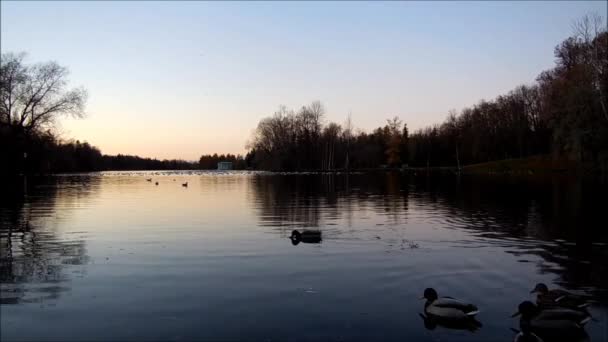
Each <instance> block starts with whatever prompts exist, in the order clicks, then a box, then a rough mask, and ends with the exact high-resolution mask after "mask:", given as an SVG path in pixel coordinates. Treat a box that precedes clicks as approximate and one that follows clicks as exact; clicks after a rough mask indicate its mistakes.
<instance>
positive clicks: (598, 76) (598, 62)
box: [572, 13, 608, 120]
mask: <svg viewBox="0 0 608 342" xmlns="http://www.w3.org/2000/svg"><path fill="white" fill-rule="evenodd" d="M603 22H604V20H603V18H602V17H601V16H600V15H599V14H597V13H592V14H588V15H585V16H584V17H582V18H581V19H579V20H577V21H575V22H574V23H573V24H572V29H573V31H574V37H575V38H576V39H578V40H580V41H581V42H582V43H583V44H584V45H585V51H587V53H586V56H585V59H586V62H587V63H589V64H590V65H591V67H592V70H593V77H594V83H595V84H594V86H595V90H596V91H597V93H598V100H599V102H600V106H601V108H602V113H603V114H604V117H605V118H606V120H608V104H607V103H606V98H605V94H604V89H602V82H601V80H602V79H604V78H605V75H606V72H608V59H607V58H606V56H602V55H601V53H600V51H599V45H600V44H601V43H600V42H599V41H596V40H597V39H599V38H600V36H601V35H602V34H605V33H606V31H607V30H606V26H605V25H603Z"/></svg>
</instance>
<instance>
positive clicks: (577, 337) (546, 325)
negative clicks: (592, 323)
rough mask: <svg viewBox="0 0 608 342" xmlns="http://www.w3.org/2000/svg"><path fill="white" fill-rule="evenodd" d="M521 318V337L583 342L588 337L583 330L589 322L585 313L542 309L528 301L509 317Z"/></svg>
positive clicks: (563, 309)
mask: <svg viewBox="0 0 608 342" xmlns="http://www.w3.org/2000/svg"><path fill="white" fill-rule="evenodd" d="M517 316H521V318H520V322H519V324H520V327H521V328H522V332H523V333H522V335H525V336H524V337H529V338H531V337H530V336H531V335H532V334H534V335H536V337H538V338H540V339H542V340H544V341H545V342H547V341H585V340H586V339H587V338H588V336H587V333H586V332H585V330H584V329H583V327H584V325H585V324H586V323H587V322H589V320H591V316H589V314H587V313H586V312H582V311H579V310H572V309H568V308H554V309H542V308H540V307H538V306H537V305H535V304H534V303H532V302H530V301H524V302H522V303H521V304H519V306H518V310H517V312H516V313H514V314H513V315H512V316H511V317H517ZM522 338H523V337H522Z"/></svg>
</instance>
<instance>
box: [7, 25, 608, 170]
mask: <svg viewBox="0 0 608 342" xmlns="http://www.w3.org/2000/svg"><path fill="white" fill-rule="evenodd" d="M573 28H574V34H573V36H572V37H569V38H567V39H566V40H564V41H563V42H562V43H561V44H559V45H558V46H557V47H556V48H555V51H554V55H555V66H554V67H553V68H552V69H550V70H546V71H543V72H542V73H540V75H539V76H538V77H537V79H536V82H535V83H533V84H529V85H521V86H519V87H517V88H515V89H513V90H512V91H510V92H509V93H507V94H504V95H500V96H498V97H496V98H495V99H493V100H489V101H486V100H482V101H480V102H479V103H477V104H475V105H473V106H471V107H469V108H464V109H462V110H461V111H460V112H456V111H450V112H449V113H448V116H447V119H446V120H445V121H444V122H443V123H441V124H436V125H433V126H430V127H427V128H424V129H420V130H416V131H414V132H409V131H408V128H407V124H406V123H403V122H402V121H401V120H400V119H399V117H394V118H392V119H389V120H387V123H386V125H384V126H381V127H378V128H376V129H374V130H372V131H370V132H365V131H362V130H358V129H355V128H354V127H353V124H352V122H351V118H350V117H348V118H347V120H346V121H345V122H344V123H343V124H337V123H334V122H326V121H325V120H324V115H325V110H324V107H323V105H322V104H321V103H320V102H313V103H312V104H310V105H308V106H303V107H302V108H300V109H299V110H297V111H294V110H290V109H288V108H286V107H284V106H282V107H280V108H279V110H278V111H277V112H276V113H274V115H272V116H270V117H267V118H264V119H262V120H261V121H260V122H259V124H258V126H257V128H256V130H255V133H254V135H253V137H252V138H251V140H250V142H249V143H248V146H247V147H248V150H249V152H248V153H247V154H246V156H240V155H231V154H228V155H217V154H213V155H203V156H201V157H200V159H199V160H198V161H192V162H189V161H183V160H162V161H161V160H157V159H148V158H140V157H137V156H128V155H117V156H108V155H103V154H102V153H101V151H100V150H99V149H98V148H96V147H94V146H91V145H89V144H88V143H86V142H82V143H81V142H79V141H63V140H61V139H59V138H58V137H57V135H56V134H55V133H54V130H53V124H54V123H55V122H56V121H57V120H58V119H59V118H60V117H62V116H65V115H72V116H75V117H82V116H83V115H84V105H85V103H86V92H85V91H84V90H83V89H80V88H76V89H66V87H67V78H66V77H67V69H65V68H64V67H62V66H59V65H58V64H57V63H54V62H49V63H43V64H35V65H26V64H25V63H24V62H23V59H24V55H23V54H20V55H18V54H12V53H3V54H2V57H1V62H0V69H1V70H0V173H8V174H14V173H53V172H83V171H98V170H146V169H160V170H162V169H215V168H216V167H217V162H218V161H232V162H233V165H234V167H235V168H236V169H246V168H249V169H262V170H282V171H299V170H336V169H363V168H379V167H403V166H406V165H407V166H410V167H437V166H451V167H461V166H463V165H469V164H475V163H482V162H487V161H494V160H502V159H511V158H525V157H529V156H535V155H549V156H551V157H552V158H566V159H568V160H573V161H575V162H577V163H580V164H583V163H584V164H588V165H592V166H593V168H595V169H601V170H603V172H604V173H605V172H606V170H608V99H607V96H608V32H607V31H606V27H605V26H604V25H603V21H602V19H601V18H600V17H599V16H593V15H592V16H586V17H584V18H582V19H581V20H579V21H577V22H576V23H575V24H574V25H573Z"/></svg>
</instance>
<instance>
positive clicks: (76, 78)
mask: <svg viewBox="0 0 608 342" xmlns="http://www.w3.org/2000/svg"><path fill="white" fill-rule="evenodd" d="M0 4H1V5H0V6H1V36H0V39H1V40H0V41H1V50H2V52H3V53H4V52H26V53H27V54H28V57H27V60H26V61H27V62H32V63H35V62H44V61H50V60H54V61H57V62H58V63H59V64H61V65H64V66H66V67H68V68H69V69H70V82H71V85H73V86H83V87H85V88H86V89H87V90H88V93H89V100H88V103H87V116H86V118H84V119H80V120H75V119H65V120H62V121H61V126H60V129H61V132H62V136H63V137H64V138H74V139H80V140H86V141H88V142H89V143H91V144H93V145H96V146H98V147H100V148H101V150H102V152H103V153H106V154H118V153H123V154H137V155H140V156H144V157H156V158H161V159H162V158H182V159H187V160H195V159H198V157H199V156H200V155H201V154H203V153H214V152H218V153H235V154H236V153H240V154H243V153H245V151H246V149H245V144H246V141H247V140H248V139H249V138H250V137H251V134H252V131H253V130H254V129H255V127H256V125H257V123H258V121H259V120H260V119H261V118H263V117H265V116H269V115H271V114H272V113H273V112H274V111H275V110H276V109H277V108H278V107H279V105H281V104H284V105H286V106H288V107H291V108H294V109H296V108H298V107H300V106H301V105H304V104H308V103H310V102H312V101H314V100H320V101H321V102H322V103H323V104H324V105H325V108H326V109H327V114H326V120H328V121H335V122H338V123H343V122H344V120H345V118H346V117H347V115H348V113H349V112H351V113H352V120H353V123H354V125H355V126H356V127H357V128H361V129H364V130H369V129H372V128H375V127H377V126H380V125H384V124H385V122H386V119H387V118H390V117H393V116H399V117H401V119H402V120H403V121H404V122H406V123H407V124H408V126H409V128H410V131H411V130H415V129H417V128H421V127H424V126H426V125H430V124H433V123H438V122H440V121H442V120H443V119H444V118H445V117H446V115H447V112H448V111H449V110H450V109H456V110H460V109H462V108H463V107H465V106H470V105H473V104H475V103H477V102H478V101H479V100H481V99H491V98H494V97H495V96H497V95H499V94H502V93H506V92H508V91H509V90H511V89H513V88H514V87H516V86H517V85H519V84H523V83H525V84H529V83H532V82H534V80H535V78H536V76H537V75H538V74H539V73H540V72H541V71H543V70H545V69H548V68H551V67H552V66H553V63H554V56H553V49H554V47H555V46H556V45H557V44H559V43H560V42H561V41H562V40H564V39H565V38H567V37H568V36H569V35H570V34H571V33H572V27H571V24H572V22H573V21H574V20H576V19H579V18H580V17H582V16H583V15H585V14H589V13H592V12H595V13H598V14H600V15H601V16H603V17H604V18H605V17H606V12H607V5H606V2H605V1H572V2H568V1H555V2H550V1H547V2H495V1H488V2H481V1H478V2H373V3H372V2H286V3H279V2H267V3H265V2H253V3H245V2H176V1H157V2H117V1H98V2H72V1H70V2H46V1H45V2H33V1H28V2H17V1H15V2H13V1H9V2H7V1H2V2H1V3H0Z"/></svg>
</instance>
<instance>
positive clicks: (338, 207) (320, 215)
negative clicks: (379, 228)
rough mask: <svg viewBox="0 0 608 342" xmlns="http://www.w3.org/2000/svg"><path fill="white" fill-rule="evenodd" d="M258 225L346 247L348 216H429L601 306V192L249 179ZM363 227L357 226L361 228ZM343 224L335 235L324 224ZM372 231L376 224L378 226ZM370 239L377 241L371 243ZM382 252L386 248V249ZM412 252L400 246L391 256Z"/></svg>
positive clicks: (559, 186)
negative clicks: (316, 235) (303, 232)
mask: <svg viewBox="0 0 608 342" xmlns="http://www.w3.org/2000/svg"><path fill="white" fill-rule="evenodd" d="M251 188H252V189H251V191H250V193H251V198H250V200H251V201H252V206H253V207H254V208H255V209H256V210H257V214H258V218H259V225H260V226H263V227H272V229H273V231H274V232H276V233H278V234H280V236H281V237H290V233H291V231H292V230H293V229H315V230H320V231H322V232H323V234H324V239H332V238H334V239H336V238H338V236H339V237H340V238H341V239H346V238H347V236H348V234H347V233H348V232H349V229H351V222H352V221H353V216H354V215H357V214H359V215H362V214H361V213H364V212H365V211H367V210H371V211H372V212H373V213H374V214H375V215H382V216H383V217H385V220H386V225H390V226H394V227H397V226H399V225H403V226H405V227H407V223H408V215H411V212H410V210H408V209H411V208H416V207H418V208H425V210H428V211H430V212H433V211H436V213H437V216H438V217H439V216H440V215H441V216H442V217H446V218H447V219H448V220H449V224H450V225H451V226H453V227H456V228H459V229H464V230H468V231H470V232H472V233H473V234H475V235H476V236H478V237H479V238H480V239H485V241H488V242H489V243H492V244H495V245H500V246H502V247H506V248H507V252H508V253H510V254H513V255H515V256H517V257H518V258H519V259H520V260H521V261H522V262H526V261H527V260H528V259H530V258H532V257H533V256H538V257H540V258H542V260H544V261H543V262H541V263H539V264H538V266H537V268H538V272H539V273H552V274H555V275H556V276H557V277H558V279H557V280H556V283H558V284H560V285H561V286H563V287H566V288H570V289H579V290H584V291H587V292H590V293H591V294H593V295H594V297H596V298H598V300H601V301H602V302H608V298H607V294H606V293H605V292H604V291H603V290H600V289H606V288H608V264H606V263H605V262H603V260H608V248H606V247H607V245H606V241H607V240H608V231H606V229H603V224H602V222H603V221H604V218H603V217H602V215H605V214H604V213H603V211H602V209H603V210H605V208H602V204H603V203H605V201H604V202H603V201H601V200H599V199H600V198H602V197H603V194H605V193H608V189H607V188H606V186H604V185H600V184H595V183H592V182H590V183H587V182H585V181H583V180H581V179H577V178H568V177H562V176H559V175H556V176H551V177H536V178H532V177H531V178H526V179H522V178H518V179H513V178H497V177H494V178H492V177H488V178H485V177H479V176H476V177H467V176H461V177H457V176H456V175H429V174H418V175H415V176H414V175H406V174H401V173H376V174H350V175H347V174H309V175H302V174H300V175H298V174H289V175H258V176H254V177H253V179H252V180H251ZM365 218H366V217H364V216H363V217H360V219H365ZM337 220H340V222H344V223H346V224H345V225H344V224H342V226H340V227H338V226H336V223H332V222H334V221H337ZM379 224H380V223H379ZM377 238H378V239H380V237H377ZM391 243H395V242H394V241H391ZM407 244H409V246H416V247H417V246H418V244H417V243H415V242H411V241H407V240H405V239H403V240H402V241H401V246H403V245H407Z"/></svg>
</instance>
